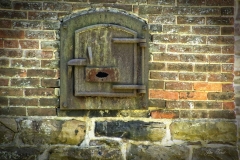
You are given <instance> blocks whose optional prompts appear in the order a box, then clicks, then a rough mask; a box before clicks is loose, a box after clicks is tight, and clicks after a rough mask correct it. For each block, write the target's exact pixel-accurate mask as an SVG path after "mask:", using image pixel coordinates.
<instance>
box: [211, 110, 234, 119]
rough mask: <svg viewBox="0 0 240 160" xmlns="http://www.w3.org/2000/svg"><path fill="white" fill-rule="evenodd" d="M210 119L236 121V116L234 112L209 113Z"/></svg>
mask: <svg viewBox="0 0 240 160" xmlns="http://www.w3.org/2000/svg"><path fill="white" fill-rule="evenodd" d="M209 118H224V119H235V118H236V114H235V112H234V111H233V110H219V111H209Z"/></svg>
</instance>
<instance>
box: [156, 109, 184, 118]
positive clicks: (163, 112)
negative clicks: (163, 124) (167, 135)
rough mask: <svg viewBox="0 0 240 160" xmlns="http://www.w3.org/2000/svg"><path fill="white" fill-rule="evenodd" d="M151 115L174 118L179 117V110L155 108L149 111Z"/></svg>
mask: <svg viewBox="0 0 240 160" xmlns="http://www.w3.org/2000/svg"><path fill="white" fill-rule="evenodd" d="M151 117H152V118H154V119H165V118H166V119H175V118H179V111H176V110H157V111H151Z"/></svg>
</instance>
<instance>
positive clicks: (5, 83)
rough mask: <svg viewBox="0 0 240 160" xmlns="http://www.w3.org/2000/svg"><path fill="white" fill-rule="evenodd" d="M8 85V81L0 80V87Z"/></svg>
mask: <svg viewBox="0 0 240 160" xmlns="http://www.w3.org/2000/svg"><path fill="white" fill-rule="evenodd" d="M8 85H9V79H7V78H0V86H8Z"/></svg>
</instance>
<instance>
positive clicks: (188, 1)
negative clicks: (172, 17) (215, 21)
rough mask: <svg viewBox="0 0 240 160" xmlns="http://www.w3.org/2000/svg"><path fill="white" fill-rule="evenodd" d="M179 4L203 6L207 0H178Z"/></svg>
mask: <svg viewBox="0 0 240 160" xmlns="http://www.w3.org/2000/svg"><path fill="white" fill-rule="evenodd" d="M177 4H178V5H180V6H201V5H205V4H206V2H205V0H177Z"/></svg>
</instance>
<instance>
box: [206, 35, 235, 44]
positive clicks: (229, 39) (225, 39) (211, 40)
mask: <svg viewBox="0 0 240 160" xmlns="http://www.w3.org/2000/svg"><path fill="white" fill-rule="evenodd" d="M207 43H208V44H234V37H233V36H208V38H207Z"/></svg>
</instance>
